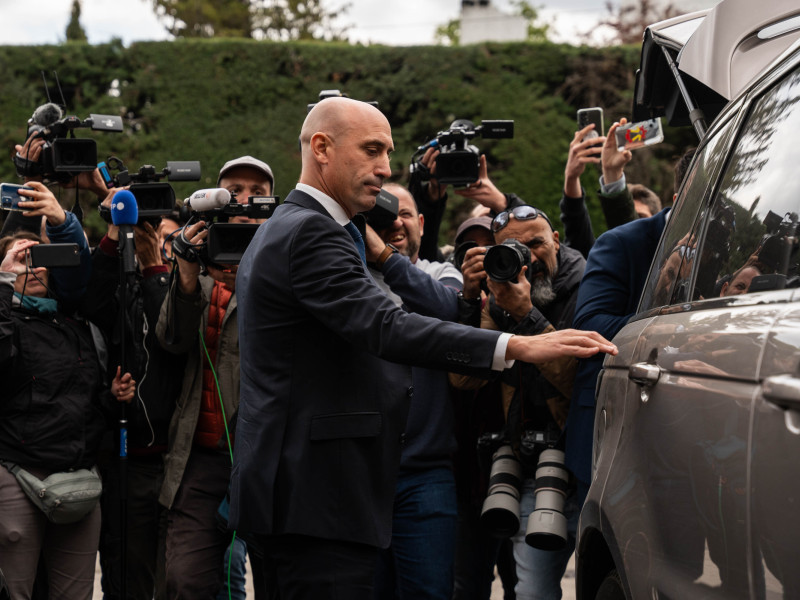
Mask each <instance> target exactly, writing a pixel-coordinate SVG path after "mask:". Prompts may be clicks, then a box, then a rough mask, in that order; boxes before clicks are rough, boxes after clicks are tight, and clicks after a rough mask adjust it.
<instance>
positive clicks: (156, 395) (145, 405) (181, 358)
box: [81, 238, 186, 454]
mask: <svg viewBox="0 0 800 600" xmlns="http://www.w3.org/2000/svg"><path fill="white" fill-rule="evenodd" d="M119 264H120V260H119V257H118V256H117V255H116V244H115V243H114V242H113V241H111V240H109V239H108V238H104V239H103V241H102V242H101V243H100V246H99V247H98V248H96V249H95V251H94V254H93V255H92V276H91V279H90V280H89V285H88V288H87V292H86V295H85V296H84V299H83V302H82V305H81V311H82V313H83V314H84V315H85V316H86V317H87V318H88V319H89V320H90V321H92V322H93V323H94V324H95V325H97V326H98V327H99V328H100V330H101V331H102V332H103V334H104V335H105V336H106V340H108V346H109V348H108V350H109V352H108V354H109V361H108V364H109V369H108V370H109V373H108V376H109V378H110V377H113V375H114V372H115V371H116V365H118V364H119V362H120V346H119V341H120V322H119V318H118V315H119V312H118V307H119V290H118V287H119ZM165 271H166V270H165V269H164V270H161V269H159V268H155V269H153V270H152V272H148V273H145V274H144V275H142V274H140V273H137V274H136V275H135V276H133V277H132V278H131V281H130V287H129V290H128V293H127V304H128V308H127V315H126V316H127V319H126V328H125V352H126V360H127V365H126V366H127V370H128V371H130V373H131V375H132V376H133V379H134V380H135V381H136V384H137V395H136V397H135V398H134V401H133V402H131V403H130V405H129V407H128V411H127V418H128V422H129V425H128V446H129V450H130V451H131V454H142V453H147V452H153V453H156V452H163V451H165V450H166V447H167V431H168V428H169V422H170V419H171V418H172V413H173V411H174V409H175V400H176V398H177V397H178V394H179V393H180V389H181V383H182V382H183V372H184V368H185V366H186V357H185V355H176V354H172V353H170V352H167V351H165V350H164V349H163V348H162V347H161V345H160V344H159V343H158V340H157V339H156V323H158V315H159V312H160V310H161V304H162V302H163V301H164V298H166V296H167V291H168V290H169V273H168V272H165ZM140 398H141V401H140ZM145 409H146V410H145Z"/></svg>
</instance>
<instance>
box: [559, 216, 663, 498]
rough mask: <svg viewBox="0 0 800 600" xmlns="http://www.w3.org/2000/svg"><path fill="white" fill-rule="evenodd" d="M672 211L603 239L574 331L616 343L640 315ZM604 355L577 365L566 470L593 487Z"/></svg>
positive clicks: (592, 256)
mask: <svg viewBox="0 0 800 600" xmlns="http://www.w3.org/2000/svg"><path fill="white" fill-rule="evenodd" d="M668 212H669V209H664V210H662V211H661V212H660V213H658V214H657V215H655V216H653V217H650V218H648V219H637V220H636V221H631V222H629V223H626V224H624V225H621V226H619V227H615V228H614V229H611V230H609V231H607V232H606V233H604V234H603V235H601V236H600V237H599V238H598V239H597V242H595V245H594V247H593V248H592V250H591V251H590V252H589V258H588V259H587V260H586V270H585V271H584V272H583V279H582V280H581V285H580V288H579V289H578V302H577V305H576V307H575V318H574V320H573V327H575V328H577V329H584V330H588V331H597V332H598V333H600V334H601V335H603V336H604V337H605V338H606V339H608V340H610V339H611V338H613V337H614V336H615V335H616V334H617V332H619V330H620V329H622V328H623V327H624V326H625V324H626V323H627V322H628V320H629V319H630V318H631V316H633V314H634V313H635V312H636V307H637V306H638V304H639V297H640V296H641V295H642V290H643V289H644V284H645V281H646V280H647V273H648V271H649V270H650V263H651V262H652V261H653V256H654V255H655V253H656V248H657V247H658V241H659V239H660V238H661V233H662V232H663V231H664V226H665V224H666V218H667V217H666V215H667V213H668ZM604 358H605V355H604V354H597V355H595V356H593V357H592V358H589V359H583V360H581V361H579V363H578V372H577V375H576V376H575V385H574V386H573V389H572V399H571V401H570V408H569V415H568V417H567V427H566V435H567V447H566V465H567V468H569V469H570V470H571V471H572V472H573V473H574V474H575V476H576V477H577V478H578V479H580V480H581V481H583V482H584V483H587V484H588V483H590V480H591V467H592V465H591V463H592V440H593V439H594V435H593V433H594V431H593V430H594V412H595V396H594V394H595V383H596V382H597V375H598V374H599V373H600V370H601V369H602V368H603V359H604Z"/></svg>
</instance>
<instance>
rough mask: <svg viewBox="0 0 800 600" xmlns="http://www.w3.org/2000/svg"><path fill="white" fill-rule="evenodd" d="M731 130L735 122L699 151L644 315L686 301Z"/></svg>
mask: <svg viewBox="0 0 800 600" xmlns="http://www.w3.org/2000/svg"><path fill="white" fill-rule="evenodd" d="M731 130H732V125H731V122H728V124H726V125H725V126H724V127H723V128H722V129H721V130H720V131H719V132H718V133H717V134H716V135H714V137H713V138H712V139H711V140H710V141H709V142H708V143H707V144H706V145H705V146H703V147H702V148H701V149H699V150H698V154H699V156H697V157H696V160H695V162H694V164H693V165H692V167H691V170H690V171H689V172H688V173H687V175H686V181H685V182H684V184H683V189H682V193H681V196H680V198H679V200H678V202H677V203H676V205H675V206H674V207H673V209H672V210H671V211H670V215H669V220H668V221H667V227H666V231H665V233H664V236H663V238H662V240H661V244H660V246H659V248H658V252H656V256H655V259H654V260H653V265H652V267H651V268H650V275H649V277H648V280H647V284H646V286H645V289H644V292H643V294H642V301H641V303H640V305H639V310H640V311H643V310H649V309H651V308H656V307H659V306H664V305H667V304H672V303H674V302H681V301H683V300H684V299H685V293H686V290H687V288H688V282H689V281H690V280H689V277H690V275H691V272H692V266H693V265H694V259H695V254H696V248H697V242H696V235H695V224H696V223H698V222H700V220H701V219H702V217H703V215H704V208H705V207H706V206H707V202H705V201H704V198H706V195H707V193H708V192H707V189H708V187H709V183H710V182H713V181H714V178H715V177H716V174H717V173H718V172H719V170H720V168H721V164H722V160H723V159H724V157H725V152H726V150H727V148H728V144H729V138H730V132H731ZM698 214H699V216H700V219H698Z"/></svg>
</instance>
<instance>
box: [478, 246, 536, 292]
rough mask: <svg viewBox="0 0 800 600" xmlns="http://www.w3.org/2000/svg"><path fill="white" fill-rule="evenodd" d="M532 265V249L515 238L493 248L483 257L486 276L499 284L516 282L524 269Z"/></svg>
mask: <svg viewBox="0 0 800 600" xmlns="http://www.w3.org/2000/svg"><path fill="white" fill-rule="evenodd" d="M530 264H531V251H530V248H528V247H527V246H526V245H525V244H523V243H522V242H520V241H518V240H516V239H514V238H509V239H507V240H505V241H504V242H503V243H502V244H496V245H494V246H492V247H491V248H489V249H488V250H487V251H486V255H485V256H484V257H483V269H484V271H486V276H487V277H488V278H489V279H491V280H492V281H496V282H498V283H505V282H515V281H516V280H517V277H519V273H520V271H522V267H526V266H529V265H530Z"/></svg>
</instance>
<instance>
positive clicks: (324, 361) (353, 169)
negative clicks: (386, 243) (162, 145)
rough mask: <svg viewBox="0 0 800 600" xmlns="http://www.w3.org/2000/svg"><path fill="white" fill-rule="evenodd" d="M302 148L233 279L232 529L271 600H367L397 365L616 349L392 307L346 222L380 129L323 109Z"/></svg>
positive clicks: (376, 183)
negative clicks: (260, 557) (269, 587)
mask: <svg viewBox="0 0 800 600" xmlns="http://www.w3.org/2000/svg"><path fill="white" fill-rule="evenodd" d="M300 143H301V151H302V172H301V174H300V183H299V184H298V185H297V188H296V189H295V190H293V191H292V192H291V193H290V194H289V195H288V197H287V198H286V201H285V202H284V204H283V205H281V206H280V207H278V209H277V210H276V211H275V213H274V215H273V217H272V218H270V220H269V221H268V222H267V223H265V224H264V225H262V226H261V227H260V228H259V230H258V232H257V233H256V236H255V237H254V239H253V241H252V242H251V244H250V246H249V247H248V250H247V252H246V253H245V256H244V258H243V259H242V262H241V265H240V268H239V272H238V280H237V290H238V292H239V314H240V317H239V323H240V338H239V343H240V356H241V392H240V398H241V399H240V405H239V419H238V423H237V430H236V442H235V450H234V467H233V472H232V476H231V524H232V525H233V526H234V527H235V528H237V529H238V530H239V531H240V532H243V533H248V534H250V535H252V536H254V537H255V538H256V539H258V540H259V541H260V542H261V543H262V546H263V548H264V552H265V555H266V558H267V560H268V561H269V562H270V563H271V570H272V572H271V575H272V576H273V577H274V579H275V581H276V582H277V585H278V587H279V590H280V597H281V600H292V599H295V598H309V599H310V598H314V599H320V598H323V599H324V598H348V599H356V600H358V599H361V598H365V599H366V598H371V593H372V592H371V590H372V585H373V581H374V575H375V566H376V562H377V555H378V549H379V548H385V547H387V546H388V545H389V541H390V536H391V523H392V502H393V498H394V491H395V482H396V476H397V466H398V461H399V456H400V448H401V443H402V441H401V434H402V431H403V427H404V425H405V419H406V412H407V409H408V404H409V397H410V395H411V393H412V389H411V388H410V370H409V369H408V368H407V367H403V366H400V365H401V364H405V365H423V366H428V367H434V368H439V369H446V370H458V371H470V372H473V373H475V372H477V373H486V374H488V372H489V370H490V369H496V370H500V369H503V368H505V367H506V366H507V365H508V364H509V363H510V362H511V361H513V360H524V361H527V362H537V361H543V360H550V359H552V358H554V357H556V356H561V355H564V354H569V355H574V356H584V357H588V356H591V355H593V354H595V353H596V352H598V351H603V352H615V351H616V350H615V348H614V347H613V345H611V344H609V343H608V342H607V341H606V340H605V339H603V338H602V336H598V335H597V334H594V333H585V332H576V331H573V330H569V331H559V332H554V333H552V334H546V335H540V336H532V337H525V336H510V335H508V334H501V333H500V332H495V331H488V330H478V329H473V328H470V327H465V326H461V325H457V324H454V323H444V322H441V321H438V320H436V319H431V318H427V317H423V316H420V315H416V314H412V313H407V312H405V311H404V310H403V309H401V308H399V307H397V306H396V305H395V303H394V302H392V301H391V300H390V299H389V298H388V297H387V296H386V295H385V294H384V293H383V292H382V291H381V290H380V289H379V288H378V287H377V286H376V285H375V283H374V282H373V280H372V279H371V278H370V276H369V274H368V273H367V271H366V266H365V264H364V259H365V250H364V245H363V240H362V239H361V235H360V234H359V232H358V231H355V230H354V227H353V225H354V224H353V222H352V221H351V219H352V218H353V217H354V216H355V215H356V214H357V213H359V212H363V211H366V210H368V209H370V208H372V206H373V205H374V203H375V197H376V195H377V194H378V192H379V191H380V188H381V186H382V185H383V182H384V180H385V179H387V178H388V177H389V175H390V174H391V171H390V169H389V156H390V154H391V152H392V150H393V143H392V137H391V128H390V127H389V122H388V121H387V120H386V118H385V117H384V116H383V114H381V112H380V111H378V109H376V108H374V107H372V106H370V105H369V104H366V103H363V102H358V101H355V100H350V99H347V98H341V97H337V98H329V99H326V100H323V101H321V102H319V103H318V104H317V105H316V106H315V107H314V108H313V109H312V110H311V111H310V112H309V114H308V115H307V117H306V120H305V122H304V123H303V128H302V130H301V133H300ZM390 252H391V250H390ZM382 254H383V253H382ZM370 259H371V260H376V259H377V260H379V261H380V260H385V259H386V256H383V257H381V256H370ZM398 363H399V364H398Z"/></svg>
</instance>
